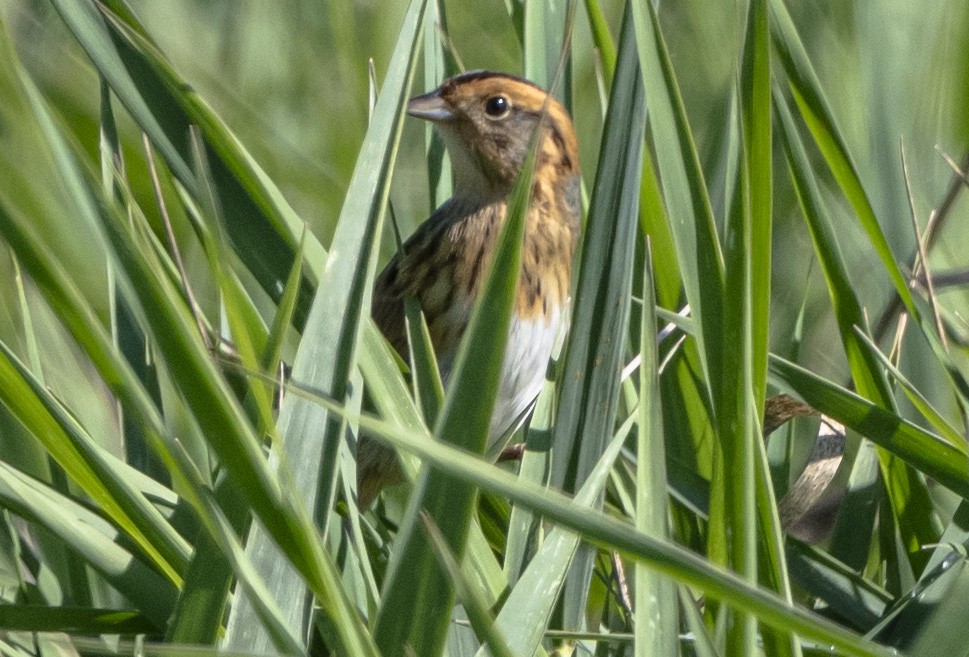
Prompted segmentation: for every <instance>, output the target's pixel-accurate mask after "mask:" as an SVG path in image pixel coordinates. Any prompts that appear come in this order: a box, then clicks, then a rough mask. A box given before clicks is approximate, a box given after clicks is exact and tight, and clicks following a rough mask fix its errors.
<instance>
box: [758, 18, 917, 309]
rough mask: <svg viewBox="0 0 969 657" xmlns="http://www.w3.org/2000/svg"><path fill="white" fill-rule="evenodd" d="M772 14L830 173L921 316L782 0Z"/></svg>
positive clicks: (897, 284)
mask: <svg viewBox="0 0 969 657" xmlns="http://www.w3.org/2000/svg"><path fill="white" fill-rule="evenodd" d="M770 14H771V28H772V29H771V35H772V37H773V41H774V46H775V47H776V48H777V52H778V54H779V55H780V60H781V63H782V64H783V67H784V70H785V72H786V73H787V75H788V80H789V81H790V84H791V90H792V91H793V92H794V100H795V102H796V103H797V106H798V109H799V110H800V112H801V116H802V117H803V118H804V121H805V123H806V124H807V126H808V129H809V130H810V131H811V134H812V135H813V137H814V140H815V142H816V143H817V145H818V148H819V149H820V150H821V153H822V154H823V155H824V157H825V160H826V161H827V163H828V167H829V168H830V170H831V173H832V174H833V175H834V177H835V179H836V180H837V181H838V184H839V185H840V187H841V190H842V191H843V192H844V195H845V198H847V199H848V202H849V203H851V206H852V207H853V208H854V210H855V214H857V216H858V219H859V220H860V221H861V224H862V226H863V227H864V229H865V231H866V232H867V233H868V237H869V239H870V240H871V243H872V246H873V247H874V249H875V251H876V253H878V256H879V257H880V258H881V261H882V264H883V265H884V266H885V270H886V271H887V272H888V275H889V277H890V278H891V280H892V283H893V284H894V285H895V289H896V290H897V291H898V294H899V296H900V297H901V299H902V301H903V303H904V304H905V307H906V309H908V311H909V313H911V315H912V316H913V317H915V318H919V317H920V313H919V312H918V311H917V310H916V308H915V304H914V302H913V300H912V295H911V292H910V291H909V288H908V285H907V283H906V281H905V277H904V276H903V275H902V272H901V270H899V268H898V263H897V262H896V260H895V256H894V255H893V254H892V250H891V247H890V246H889V245H888V241H887V240H886V239H885V235H884V233H883V232H882V229H881V226H879V224H878V219H877V217H876V216H875V211H874V209H873V208H872V206H871V201H870V200H869V199H868V194H867V193H866V192H865V189H864V187H863V186H862V184H861V179H860V178H859V177H858V169H857V167H856V166H855V164H854V162H853V161H852V159H851V155H850V154H849V153H848V147H847V145H846V143H845V140H844V137H842V135H841V132H840V130H839V128H838V125H837V122H836V121H835V117H834V113H833V112H832V111H831V108H830V106H829V104H828V101H827V99H826V98H825V95H824V92H823V91H822V89H821V82H820V80H819V79H818V76H817V73H815V71H814V66H813V65H812V64H811V61H810V59H809V58H808V55H807V51H806V50H805V49H804V45H803V44H802V43H801V38H800V36H799V35H798V33H797V28H796V27H795V25H794V21H793V20H792V19H791V16H790V14H789V13H788V12H787V9H786V7H785V6H784V2H783V0H770Z"/></svg>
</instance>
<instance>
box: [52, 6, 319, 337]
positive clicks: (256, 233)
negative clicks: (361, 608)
mask: <svg viewBox="0 0 969 657" xmlns="http://www.w3.org/2000/svg"><path fill="white" fill-rule="evenodd" d="M54 6H55V8H56V9H57V11H58V13H59V14H60V15H61V17H62V18H63V19H64V21H65V23H66V24H67V26H68V27H69V28H70V30H71V31H72V33H73V34H74V36H75V38H76V39H77V40H78V42H79V43H80V44H81V45H82V47H83V48H84V49H85V52H86V53H87V55H88V56H89V57H90V58H91V60H92V61H93V62H94V64H95V66H96V67H97V69H98V71H99V73H100V74H101V75H102V76H103V77H104V78H105V79H106V80H107V81H108V83H109V84H110V85H111V88H112V90H113V91H114V92H115V94H117V96H118V99H119V100H120V101H121V102H122V104H124V106H125V108H126V109H127V110H128V111H129V112H130V113H131V115H132V116H133V117H134V119H135V121H136V122H138V124H139V125H140V126H141V127H142V129H143V130H144V131H145V132H146V133H147V134H148V135H149V137H150V138H151V140H152V142H153V143H154V144H155V146H156V148H158V150H159V152H160V153H161V155H162V156H163V157H164V158H165V161H166V162H167V163H168V165H169V166H170V167H171V169H172V171H173V173H174V174H175V177H176V178H178V180H179V181H180V182H181V183H182V184H183V185H185V186H186V188H187V189H189V190H196V186H195V180H194V176H193V174H192V171H191V166H190V164H189V162H190V157H189V151H188V142H187V140H186V139H185V135H186V134H187V133H188V130H189V125H190V124H196V125H198V126H200V128H201V129H202V131H203V133H204V134H205V136H206V142H207V146H208V147H209V148H211V149H212V150H211V152H210V159H211V161H212V163H213V177H214V178H215V180H216V181H217V185H218V187H219V196H220V200H221V203H222V206H223V209H224V211H225V213H226V214H227V215H228V216H232V217H233V221H232V222H231V223H230V224H229V229H230V237H231V238H232V240H233V243H234V244H235V246H236V248H237V250H238V252H239V254H240V255H241V257H242V258H243V259H244V260H245V261H246V264H247V266H248V267H249V268H250V269H251V270H252V271H253V272H254V273H255V275H256V278H257V280H259V282H260V284H261V285H262V286H263V287H264V289H265V290H266V292H267V293H268V294H269V295H270V296H272V297H274V298H278V295H279V292H280V288H279V286H278V283H279V282H281V281H284V280H286V274H287V273H288V271H289V268H290V267H291V265H292V261H293V259H294V257H295V250H296V247H297V245H298V235H299V231H300V230H301V225H300V222H299V221H298V220H297V219H296V217H295V215H294V214H293V213H292V210H290V209H289V208H288V206H286V205H285V202H284V201H283V200H282V197H281V195H280V194H279V192H278V190H276V189H275V187H274V186H273V185H272V183H270V182H269V181H268V179H267V178H266V177H265V175H264V174H262V173H261V172H260V171H258V167H256V166H255V165H254V163H253V162H252V161H251V158H249V157H248V155H247V154H246V153H245V152H244V151H243V149H242V148H241V147H240V146H239V144H238V142H237V141H235V139H234V137H233V136H232V135H231V133H229V132H228V130H226V128H225V127H224V125H223V124H222V123H221V121H219V120H218V119H217V118H216V117H215V116H214V114H213V113H212V112H211V111H210V110H209V109H208V108H207V107H205V105H204V104H203V103H201V102H200V101H199V99H198V98H197V96H195V95H194V94H193V93H191V91H190V87H189V86H188V85H186V84H185V83H184V81H182V80H180V79H179V78H178V77H177V76H176V75H175V74H174V72H173V71H172V70H171V68H170V67H169V66H168V65H167V63H166V62H165V60H164V58H163V57H161V56H160V55H159V53H158V52H157V50H155V49H154V48H153V47H152V44H151V42H150V41H148V40H147V39H146V38H145V37H144V36H142V35H143V33H144V30H143V28H141V26H140V25H139V24H138V23H137V22H135V19H134V17H133V15H132V14H131V12H130V11H129V10H128V8H127V6H126V5H125V4H124V1H123V0H110V1H109V2H105V3H103V4H101V3H98V4H96V3H93V2H90V1H89V0H56V1H55V2H54ZM196 191H197V190H196ZM315 254H316V253H315V252H314V255H315ZM309 295H310V282H309V281H308V282H307V284H306V285H304V286H303V288H302V290H301V293H300V297H301V301H300V303H299V305H298V308H299V311H298V315H297V316H298V318H299V319H300V320H302V319H303V318H305V313H306V311H307V310H308V308H309Z"/></svg>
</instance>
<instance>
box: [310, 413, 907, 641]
mask: <svg viewBox="0 0 969 657" xmlns="http://www.w3.org/2000/svg"><path fill="white" fill-rule="evenodd" d="M318 401H320V403H327V404H329V402H325V401H324V400H318ZM331 410H334V411H339V410H340V409H339V407H338V406H336V405H331ZM359 420H360V426H361V428H362V430H363V431H364V432H365V433H367V434H368V435H371V436H373V437H374V438H376V439H378V440H381V441H383V442H386V443H389V444H392V445H394V446H395V447H397V448H398V449H406V450H408V451H411V452H413V453H414V454H416V455H418V456H419V457H420V458H421V459H423V460H425V461H427V462H429V463H432V464H433V465H434V467H435V468H439V469H441V470H442V471H446V472H448V473H450V474H451V475H452V476H454V477H456V478H460V479H461V480H462V481H466V482H469V483H473V484H474V485H477V486H481V487H482V488H487V489H489V490H493V491H495V492H497V493H499V494H501V495H503V496H506V497H508V498H510V499H512V500H514V501H515V502H517V503H520V504H522V505H524V506H527V507H529V508H531V509H532V510H533V511H535V512H536V513H538V514H541V515H542V516H544V517H545V518H546V519H547V520H550V521H553V522H556V523H559V524H561V525H562V526H564V527H568V528H571V529H572V530H573V531H577V532H579V533H580V534H581V535H582V537H583V539H584V540H585V541H587V542H589V543H591V544H593V545H597V546H600V547H602V548H604V549H612V550H617V551H618V552H619V553H620V554H622V555H624V556H627V557H629V558H631V559H635V560H636V561H642V562H644V563H647V564H649V565H650V566H652V567H654V568H656V569H657V570H659V571H660V572H662V573H665V574H666V575H668V576H670V577H672V578H674V579H676V580H677V581H680V582H682V583H685V584H688V585H690V586H695V587H697V588H699V589H700V590H702V591H704V592H705V593H707V594H708V595H710V596H713V597H715V598H717V599H718V600H721V601H723V602H725V603H727V604H729V605H731V606H733V607H735V608H738V609H742V610H744V611H747V612H749V613H752V614H754V615H756V616H757V617H758V618H760V619H761V621H762V622H764V623H767V624H769V625H770V626H772V627H775V628H778V629H782V630H784V631H792V632H795V633H796V634H798V635H799V636H801V637H802V638H805V639H811V640H815V641H817V642H819V643H821V644H823V645H830V646H833V647H834V648H835V649H837V650H840V651H841V652H842V653H844V654H845V655H854V656H858V657H875V656H878V657H890V655H892V654H893V653H892V652H891V651H889V650H888V649H886V648H884V647H881V646H878V645H877V644H873V643H871V642H866V641H863V640H861V639H860V638H859V637H858V636H857V635H855V634H853V633H851V632H848V631H846V630H844V629H843V628H841V627H839V626H836V625H834V624H832V623H830V622H828V621H824V620H822V619H820V618H818V617H817V616H815V615H813V614H811V613H809V612H806V611H804V610H802V609H800V608H796V607H792V606H790V605H789V604H788V603H787V602H785V601H784V600H783V599H782V598H779V597H777V596H776V595H774V594H772V593H769V592H766V591H764V590H762V589H759V588H755V587H752V586H750V585H749V584H748V583H745V582H743V581H742V580H741V579H739V578H738V577H736V576H735V575H732V574H730V573H727V572H724V571H723V570H722V569H720V568H717V567H714V566H712V565H710V564H709V563H708V562H707V561H705V560H703V559H702V558H700V557H698V556H697V555H695V554H693V553H692V552H690V551H688V550H686V549H684V548H682V547H680V546H677V545H675V544H673V543H669V542H665V541H661V540H659V539H656V538H653V537H651V536H647V535H645V534H642V533H641V532H638V531H636V530H635V529H634V528H633V527H632V526H631V525H629V524H628V523H627V522H625V521H622V520H618V519H616V518H613V517H611V516H609V515H606V514H603V513H599V512H595V511H592V510H590V509H588V508H586V507H584V506H582V505H580V504H578V503H577V502H575V501H573V500H571V499H569V498H568V497H566V496H565V495H563V494H561V493H558V492H555V491H552V490H549V489H546V488H543V487H540V486H536V485H535V484H531V483H524V482H521V481H519V480H518V479H517V478H516V477H514V476H513V475H510V474H508V473H506V472H503V471H501V470H500V469H499V468H497V467H495V466H492V465H489V464H486V463H484V462H482V461H480V460H478V459H473V458H470V457H469V456H468V454H466V453H465V452H464V451H461V450H458V449H455V448H453V447H450V446H448V445H445V444H441V443H440V442H437V441H433V440H431V439H430V438H428V437H426V436H422V435H420V434H415V433H412V432H405V431H401V430H399V429H397V428H396V427H394V426H393V425H390V424H387V423H385V422H382V421H380V420H377V419H374V418H369V417H366V416H364V417H361V418H359Z"/></svg>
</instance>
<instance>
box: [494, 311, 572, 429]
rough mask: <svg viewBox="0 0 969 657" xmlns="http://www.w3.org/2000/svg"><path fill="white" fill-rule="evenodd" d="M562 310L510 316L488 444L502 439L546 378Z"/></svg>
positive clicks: (536, 394) (532, 399)
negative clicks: (530, 316) (548, 315)
mask: <svg viewBox="0 0 969 657" xmlns="http://www.w3.org/2000/svg"><path fill="white" fill-rule="evenodd" d="M560 315H561V311H559V310H556V311H554V313H553V314H552V316H551V318H549V319H546V318H544V317H536V318H534V319H528V320H519V319H515V318H514V317H513V318H512V321H511V327H510V328H509V334H508V345H507V347H506V348H505V359H504V362H503V363H502V366H501V382H500V384H499V386H498V397H497V399H495V410H494V412H493V413H492V416H491V430H490V432H489V436H488V441H489V445H491V444H494V442H495V441H496V440H498V439H499V438H501V436H502V435H504V433H505V432H506V431H508V429H511V428H513V426H512V425H513V424H514V423H516V422H518V421H520V420H521V419H522V418H521V415H522V414H523V413H524V412H525V410H526V409H527V408H528V406H529V405H530V404H531V403H532V401H534V399H535V397H537V396H538V393H539V392H540V391H541V389H542V384H543V382H544V381H545V370H546V368H547V366H548V360H549V358H550V357H551V355H552V347H553V346H554V344H555V337H556V335H557V334H558V329H559V320H560Z"/></svg>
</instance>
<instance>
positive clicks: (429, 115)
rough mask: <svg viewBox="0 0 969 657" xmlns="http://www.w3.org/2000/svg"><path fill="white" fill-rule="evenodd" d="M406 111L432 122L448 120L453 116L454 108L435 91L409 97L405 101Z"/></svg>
mask: <svg viewBox="0 0 969 657" xmlns="http://www.w3.org/2000/svg"><path fill="white" fill-rule="evenodd" d="M407 113H408V114H410V115H411V116H413V117H416V118H418V119H425V120H427V121H433V122H434V123H441V122H444V121H450V120H451V119H453V118H454V110H453V109H452V108H451V106H450V105H448V103H447V101H445V100H444V99H443V98H441V96H440V94H438V92H437V91H432V92H431V93H428V94H424V95H423V96H417V97H415V98H411V99H410V101H408V103H407Z"/></svg>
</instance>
